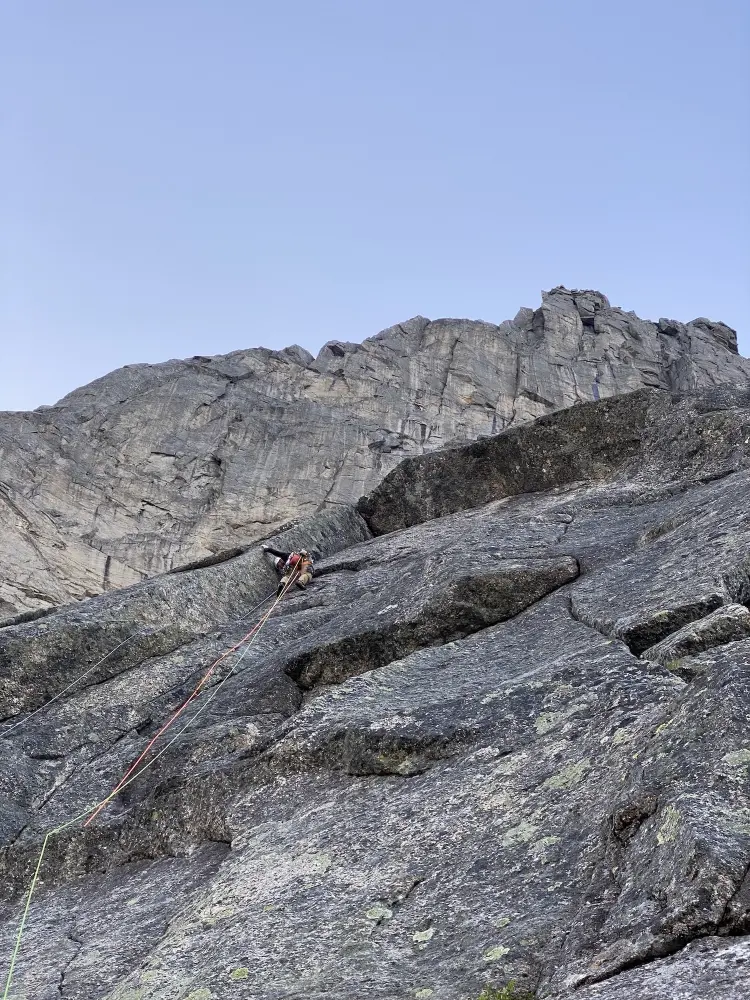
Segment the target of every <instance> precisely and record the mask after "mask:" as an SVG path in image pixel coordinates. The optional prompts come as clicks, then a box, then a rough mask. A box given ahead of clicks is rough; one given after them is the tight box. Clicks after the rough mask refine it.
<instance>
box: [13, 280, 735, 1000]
mask: <svg viewBox="0 0 750 1000" xmlns="http://www.w3.org/2000/svg"><path fill="white" fill-rule="evenodd" d="M597 301H598V300H596V299H593V300H591V304H590V311H591V314H592V316H593V320H594V321H596V319H597V316H598V315H599V313H598V312H597V310H596V309H595V308H594V306H595V304H596V302H597ZM587 302H589V300H587ZM581 308H582V309H583V308H584V307H583V306H581ZM586 308H589V307H588V306H587V307H586ZM587 318H590V317H587ZM588 328H590V327H588ZM561 449H562V452H563V454H564V455H565V460H561V458H560V453H561ZM749 497H750V390H748V389H744V390H743V389H731V388H725V389H716V390H707V391H703V392H696V393H687V394H682V395H671V394H669V393H665V392H660V391H656V390H646V391H643V390H641V391H638V392H635V393H632V394H630V395H627V396H624V397H622V398H619V399H616V400H606V401H603V402H600V403H589V404H586V405H584V406H580V407H575V408H573V409H570V410H568V411H565V412H561V413H558V414H554V415H552V416H549V417H544V418H543V419H542V420H541V421H537V422H536V423H534V424H528V425H526V426H523V427H519V428H513V429H511V430H509V431H506V432H505V433H504V434H502V435H501V436H500V437H497V438H493V439H491V440H486V441H480V442H477V443H475V444H471V445H468V446H464V447H461V448H455V449H453V450H451V451H449V452H447V453H440V454H435V455H429V456H423V457H419V458H414V459H409V460H407V462H406V463H405V464H404V465H402V466H400V467H399V468H398V469H397V470H395V471H394V472H392V473H391V475H390V476H389V477H388V478H387V479H386V480H385V481H384V482H383V483H382V484H381V485H380V486H378V487H377V488H376V489H375V490H374V491H373V492H372V493H371V494H370V495H369V496H368V497H367V498H366V499H365V500H363V501H362V503H361V504H360V505H359V510H358V511H356V510H354V509H353V508H351V507H338V508H336V509H335V510H333V511H329V512H323V513H318V514H316V515H314V516H313V517H312V519H311V520H309V521H308V522H307V523H305V524H303V525H298V526H296V527H294V528H292V529H290V533H288V534H286V535H285V536H282V539H281V541H282V542H288V543H289V544H299V543H300V540H301V539H302V538H305V539H306V540H309V543H310V546H311V547H313V548H315V549H316V553H317V555H318V556H319V557H320V564H319V565H320V574H319V576H318V578H317V580H316V581H315V583H314V584H313V586H312V587H311V588H309V589H308V590H307V591H306V592H305V593H296V594H294V595H293V596H292V597H290V598H289V599H288V600H286V601H285V602H284V603H283V604H282V605H281V606H280V609H279V611H278V613H277V614H275V615H274V616H272V617H271V618H270V620H269V622H268V624H267V626H266V627H265V628H264V631H263V632H262V634H261V639H260V640H259V641H258V642H257V643H256V644H254V645H253V646H252V647H250V648H249V649H247V651H246V653H245V654H244V658H243V659H242V660H241V661H239V655H240V654H239V653H238V654H236V656H237V660H230V661H228V663H227V664H226V666H225V668H224V672H223V673H222V672H219V673H218V674H217V676H216V677H215V678H214V679H213V681H212V685H211V687H210V689H209V691H210V693H212V694H215V697H214V699H213V700H212V701H210V702H208V701H206V702H204V706H205V707H204V710H203V711H202V714H201V715H197V716H196V718H195V723H194V725H193V726H192V727H191V728H189V729H187V730H186V731H185V733H184V734H183V735H182V736H181V737H180V738H179V739H178V740H177V742H176V743H175V744H174V745H173V746H172V747H170V748H169V750H168V751H167V752H165V753H164V755H163V756H162V757H160V758H159V759H158V760H157V762H156V763H155V765H154V766H153V768H151V769H150V770H149V771H148V772H146V773H145V774H143V776H142V777H141V778H140V779H139V780H137V781H135V782H134V783H133V784H131V785H129V786H128V787H127V788H126V789H125V790H124V791H123V792H122V793H121V795H120V796H118V797H117V799H116V801H115V802H113V803H112V804H111V805H110V806H109V808H108V809H107V810H106V811H104V812H103V813H102V814H101V815H100V816H99V817H98V818H97V820H96V822H95V823H93V824H92V825H90V826H89V827H86V828H85V829H83V828H81V826H80V824H79V825H74V826H73V827H71V828H70V829H68V830H66V831H64V832H63V833H61V834H59V835H58V836H56V837H54V838H52V840H51V841H50V843H49V846H48V852H49V853H48V857H47V859H46V862H45V866H44V868H43V884H42V887H41V889H40V892H39V895H38V896H37V897H36V899H35V901H34V903H33V905H32V908H31V911H30V922H29V925H28V928H27V933H26V937H25V940H24V944H23V947H22V949H21V953H20V958H19V964H18V968H17V977H16V980H15V986H14V989H15V994H13V995H14V996H18V997H19V998H20V997H34V998H35V1000H53V998H54V1000H59V997H60V996H63V997H65V998H66V1000H94V998H96V1000H230V998H232V997H248V998H251V997H252V998H253V1000H256V998H257V1000H298V998H300V997H302V996H304V997H305V998H306V1000H323V998H325V1000H352V998H353V997H357V998H359V997H362V998H372V1000H375V998H377V1000H397V998H398V1000H401V998H404V1000H406V998H417V1000H427V998H430V1000H477V998H478V997H479V994H480V992H481V990H482V989H483V987H484V986H485V985H486V984H495V985H497V986H502V985H503V984H504V983H506V982H507V981H508V980H510V979H515V980H516V981H517V983H518V984H519V988H520V987H523V988H524V989H528V990H531V991H533V992H534V993H535V995H536V996H537V997H539V998H550V1000H563V998H567V997H573V996H580V997H581V998H584V1000H634V998H636V997H638V998H640V997H643V998H645V997H654V998H657V997H659V998H661V997H664V998H667V997H669V998H673V997H680V998H681V1000H707V998H710V1000H719V997H721V1000H727V998H729V1000H739V998H740V997H744V996H745V994H746V985H747V964H746V963H747V959H748V957H749V954H750V953H749V952H748V948H749V945H748V942H749V941H750V875H749V874H748V872H749V871H750V733H749V731H748V723H747V719H748V715H749V714H750V638H744V639H742V638H740V639H737V638H736V634H735V632H733V631H731V633H730V632H729V631H723V627H722V628H718V627H717V626H716V622H717V620H718V619H719V618H720V617H721V616H722V615H723V619H722V620H723V621H727V620H729V619H731V620H733V621H734V620H739V619H740V618H742V616H743V612H742V610H741V608H746V607H747V605H748V602H750V505H749V504H750V501H749V500H748V498H749ZM274 579H275V578H274V574H273V573H272V571H271V569H270V568H269V566H268V565H266V563H265V562H264V561H263V558H262V557H261V556H260V554H259V553H258V552H257V551H248V552H245V553H240V554H237V555H235V556H234V557H233V558H228V559H226V560H224V561H223V562H220V563H217V564H215V565H210V566H204V567H200V568H194V569H191V570H188V571H186V572H182V573H175V574H171V575H169V576H165V577H160V578H158V579H155V580H150V581H147V582H144V583H139V584H137V585H135V586H134V587H130V588H127V589H124V590H121V591H118V592H115V593H109V594H104V595H102V596H99V597H97V598H95V599H93V600H92V601H89V602H86V603H83V604H81V605H79V606H76V607H72V608H67V609H61V610H59V611H55V612H53V613H52V614H49V615H47V616H45V617H43V618H38V619H37V620H34V621H26V622H20V623H18V624H15V625H11V626H10V627H6V628H2V629H0V676H2V679H3V686H2V689H1V690H0V716H1V717H4V718H5V719H6V723H5V726H6V728H5V735H4V736H3V735H0V748H1V749H2V754H3V761H4V767H3V769H2V773H1V774H0V794H1V795H2V797H3V801H2V805H1V806H0V816H1V817H2V847H1V848H0V893H1V895H0V900H2V901H1V902H0V956H9V955H10V952H11V950H12V941H13V936H14V934H15V930H16V927H17V920H18V917H19V913H20V909H21V905H22V891H23V889H24V888H25V887H26V886H27V885H28V882H29V878H30V874H31V871H32V870H33V867H34V864H35V863H36V858H37V856H38V852H39V847H40V844H41V842H42V838H43V835H44V831H45V830H47V829H49V828H50V827H54V826H56V825H59V824H61V823H62V822H63V821H65V820H66V819H68V818H69V817H72V816H75V815H76V814H77V812H80V811H82V810H83V809H85V807H86V805H87V804H89V803H91V802H92V801H96V800H97V799H98V798H100V797H102V796H104V795H106V794H107V793H108V791H109V790H110V788H111V787H112V786H113V785H114V783H115V782H116V781H117V779H118V778H119V776H120V775H121V774H122V773H123V771H124V770H125V769H126V768H127V767H128V766H129V765H130V764H131V763H132V761H133V760H134V759H135V758H136V757H137V756H138V754H139V753H140V752H141V750H142V748H143V746H144V744H145V742H146V741H147V740H148V739H149V737H150V736H151V735H152V734H154V733H155V732H156V730H157V729H158V727H159V725H160V724H161V722H162V721H163V719H164V718H165V717H166V715H167V714H168V712H169V710H170V708H173V707H174V706H175V705H177V704H179V703H180V700H181V698H182V696H183V695H184V694H185V693H187V692H189V691H190V690H192V687H193V686H194V684H195V680H196V678H197V677H199V676H200V674H201V672H202V671H203V670H204V669H205V667H206V666H207V665H208V663H210V662H211V661H212V660H213V659H214V658H215V657H216V656H217V655H218V654H219V653H220V652H221V651H222V650H223V649H225V648H226V647H228V646H230V645H231V644H232V643H233V642H236V641H237V640H238V638H240V637H241V636H242V635H243V634H245V632H246V631H247V629H248V620H251V619H247V617H246V616H247V612H248V611H249V609H250V608H251V607H253V606H254V605H255V604H256V603H257V601H258V600H259V599H260V598H262V597H264V596H266V594H267V593H268V592H269V590H271V589H272V588H273V584H274ZM738 608H739V609H740V610H738ZM243 619H244V620H243ZM123 623H124V624H123ZM686 627H689V628H690V629H691V630H692V631H691V634H692V635H693V636H696V637H698V639H697V640H696V641H703V640H704V639H705V638H706V637H709V639H710V642H708V643H707V648H704V649H703V650H702V651H698V646H695V647H694V650H692V651H691V649H689V648H688V647H687V646H685V645H684V643H685V641H686V640H685V635H686V634H687V633H685V631H684V629H685V628H686ZM156 629H161V631H159V632H157V631H156ZM139 630H140V631H139ZM135 632H137V633H138V634H137V635H135V637H134V638H133V639H132V640H131V642H130V643H129V644H126V645H125V646H123V647H121V648H120V649H119V650H115V647H116V646H117V644H118V643H119V642H121V641H122V640H123V639H125V638H126V637H127V635H129V634H133V633H135ZM701 636H702V637H703V639H701V638H700V637H701ZM670 637H673V639H674V641H675V642H677V641H678V640H679V642H680V643H682V645H681V646H680V648H681V649H682V657H681V663H682V664H683V665H685V667H686V669H685V672H684V674H682V675H681V676H678V675H677V674H675V672H674V671H672V670H670V669H668V668H667V667H666V666H664V665H663V663H662V662H661V660H662V659H663V657H662V655H661V654H660V653H659V650H660V649H664V645H663V644H664V643H665V642H668V641H669V639H670ZM727 639H729V640H731V641H728V642H727V641H725V640H727ZM108 649H112V650H115V651H114V652H113V655H112V656H111V657H110V658H109V659H107V660H105V661H104V662H103V663H101V664H100V665H99V666H96V667H94V665H95V664H97V663H98V661H99V660H101V657H102V655H103V654H104V653H106V651H107V650H108ZM657 654H658V655H657ZM233 666H234V667H236V669H235V671H234V673H230V671H231V669H232V667H233ZM89 667H94V669H93V670H92V672H91V674H90V675H88V676H87V677H86V678H85V680H84V681H83V682H82V688H78V687H74V688H73V689H71V690H70V691H69V692H67V693H66V694H65V696H64V697H62V698H60V699H59V700H58V701H57V702H55V703H54V704H53V705H51V706H50V707H48V708H47V709H44V710H43V711H40V712H38V713H37V714H36V715H34V716H32V717H30V718H29V719H28V722H27V723H26V724H24V725H21V726H18V727H17V728H15V729H12V730H11V729H10V727H11V726H15V725H16V720H17V719H20V716H19V715H18V713H19V712H22V713H29V712H30V711H33V710H35V709H36V708H38V707H39V704H40V702H41V701H42V700H43V699H44V698H46V697H48V696H50V695H51V694H54V693H55V692H56V691H59V690H61V689H62V688H64V687H65V686H67V685H68V684H70V683H71V681H72V680H73V679H74V677H75V676H76V675H77V674H80V672H81V671H83V670H86V669H88V668H89ZM688 668H689V669H688ZM223 677H226V678H227V680H226V682H225V683H224V684H223V686H221V687H219V684H220V683H221V678H223ZM686 677H687V678H689V679H688V680H685V679H684V678H686ZM196 711H197V709H196Z"/></svg>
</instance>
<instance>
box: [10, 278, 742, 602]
mask: <svg viewBox="0 0 750 1000" xmlns="http://www.w3.org/2000/svg"><path fill="white" fill-rule="evenodd" d="M736 352H737V338H736V334H735V333H734V331H732V330H731V329H730V328H729V327H727V326H726V325H725V324H722V323H714V322H712V321H709V320H705V319H703V318H699V319H697V320H695V321H693V322H692V323H689V324H682V323H679V322H676V321H673V320H659V321H658V322H657V323H651V322H647V321H644V320H640V319H638V317H637V316H636V315H635V314H634V313H632V312H631V313H628V312H624V311H623V310H621V309H616V308H612V307H611V306H610V304H609V302H608V300H607V299H606V297H605V296H604V295H602V294H601V293H598V292H592V291H569V290H567V289H564V288H562V287H558V288H555V289H552V290H551V291H550V292H546V293H544V295H543V298H542V304H541V306H540V307H539V308H538V309H536V310H532V309H527V308H523V309H521V310H520V311H519V312H518V313H517V315H516V317H515V318H514V319H513V320H507V321H505V322H504V323H501V324H499V325H493V324H489V323H484V322H482V321H468V320H435V321H431V320H427V319H425V318H424V317H413V318H412V319H411V320H407V321H405V322H404V323H401V324H397V325H396V326H394V327H390V328H388V329H386V330H384V331H381V332H380V333H379V334H376V335H375V336H374V337H372V338H369V339H367V340H365V341H364V342H363V343H362V344H350V343H347V342H343V341H330V342H329V343H328V344H326V345H324V347H323V348H321V350H320V351H319V352H318V355H317V357H316V358H313V357H312V355H310V354H308V353H307V352H305V351H304V350H303V349H302V348H299V347H294V346H293V347H290V348H285V349H283V350H282V351H271V350H269V349H266V348H251V349H248V350H245V351H235V352H232V353H231V354H229V355H217V356H215V357H212V358H208V357H203V356H195V357H194V358H191V359H187V360H185V361H176V360H173V361H168V362H163V363H161V364H160V365H135V366H128V367H126V368H122V369H118V370H117V371H115V372H112V373H110V374H109V375H106V376H103V377H102V378H100V379H97V380H95V381H94V382H92V383H90V384H89V385H87V386H84V387H81V388H80V389H76V390H74V391H73V392H71V393H69V394H67V395H66V396H65V397H63V399H62V400H60V402H59V403H57V404H56V405H55V406H53V407H44V408H40V409H37V410H34V411H31V412H29V413H23V412H21V413H3V414H0V507H1V508H3V509H4V511H5V514H4V517H3V519H2V521H0V559H2V563H3V565H4V567H5V570H4V572H3V574H2V575H0V618H6V619H7V618H10V617H13V616H14V615H16V614H18V613H23V612H26V611H34V610H37V609H42V608H45V607H47V608H48V607H53V606H55V605H57V604H60V603H66V602H68V601H71V600H79V599H81V598H85V597H88V596H92V595H94V594H96V593H100V592H102V591H106V590H108V589H111V588H113V587H119V586H123V585H127V584H129V583H133V582H135V581H136V580H139V579H142V578H144V577H147V576H150V575H153V574H157V573H162V572H166V571H168V570H170V569H171V568H173V567H176V566H178V565H180V564H185V563H190V562H194V561H196V560H201V559H206V558H210V557H212V556H213V555H215V554H216V553H217V552H220V551H222V550H225V549H231V548H234V547H237V546H242V545H247V544H249V543H250V542H251V541H252V540H253V539H257V538H259V537H262V536H263V535H265V534H268V533H270V532H273V531H274V530H278V529H279V527H280V525H281V524H283V523H285V522H287V521H288V520H289V519H290V518H295V517H300V516H305V515H309V514H311V513H313V512H314V511H315V510H321V509H324V508H326V507H330V506H335V505H336V504H342V503H351V502H353V501H355V500H357V499H358V498H359V497H360V496H362V495H364V494H365V493H367V492H368V491H370V490H371V489H372V488H373V487H374V486H375V485H376V484H377V483H378V482H379V481H380V480H381V479H382V478H383V477H384V476H385V475H387V474H388V472H390V471H391V469H393V468H394V467H395V466H396V465H397V464H398V463H399V462H400V461H401V459H402V458H404V457H406V456H409V455H415V454H422V453H426V452H430V451H433V450H435V449H439V448H442V447H445V446H446V445H449V444H460V443H461V442H465V441H471V440H475V439H477V438H479V437H482V436H485V435H492V434H494V433H497V432H498V431H500V430H502V429H504V428H507V427H510V426H515V425H517V424H520V423H522V422H524V421H528V420H532V419H534V418H536V417H537V416H541V415H543V414H546V413H551V412H554V411H555V410H557V409H561V408H565V407H567V406H571V405H575V404H579V403H581V402H584V401H586V400H591V399H596V398H597V397H598V398H607V397H609V396H612V395H617V394H619V393H622V392H627V391H632V390H634V389H637V388H639V387H641V386H652V387H657V388H663V389H669V390H673V391H686V390H689V389H693V388H696V387H700V386H702V385H713V384H718V383H720V382H723V381H737V382H742V381H744V380H746V379H747V378H748V377H750V361H748V360H747V359H744V358H742V357H741V356H740V355H738V354H737V353H736ZM321 456H322V459H321Z"/></svg>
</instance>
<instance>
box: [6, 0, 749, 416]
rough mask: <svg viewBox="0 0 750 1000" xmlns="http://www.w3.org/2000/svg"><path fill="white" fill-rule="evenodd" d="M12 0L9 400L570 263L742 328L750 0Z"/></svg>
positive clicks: (290, 339) (447, 307)
mask: <svg viewBox="0 0 750 1000" xmlns="http://www.w3.org/2000/svg"><path fill="white" fill-rule="evenodd" d="M0 7H1V10H2V13H0V21H1V22H2V23H0V39H1V40H0V67H1V68H0V86H1V87H2V93H3V96H4V102H3V103H4V104H5V111H4V114H3V119H2V123H1V124H0V128H1V129H2V133H1V134H0V139H1V141H2V152H1V154H0V198H1V199H2V205H1V207H2V236H1V237H0V253H1V257H0V340H1V341H2V354H1V355H0V409H13V408H31V407H34V406H37V405H39V404H42V403H52V402H54V401H55V400H56V399H57V398H59V397H60V396H62V395H63V394H64V393H65V392H67V391H69V390H71V389H73V388H75V387H76V386H78V385H80V384H83V383H84V382H87V381H89V380H90V379H92V378H95V377H97V376H99V375H101V374H104V373H105V372H107V371H109V370H111V369H112V368H115V367H118V366H119V365H122V364H127V363H131V362H138V361H161V360H166V359H168V358H171V357H186V356H189V355H192V354H214V353H220V352H221V353H223V352H226V351H231V350H236V349H239V348H245V347H252V346H257V345H265V346H268V347H282V346H286V345H288V344H291V343H298V344H302V345H303V346H305V347H307V348H308V349H309V350H312V351H313V352H315V351H316V350H317V349H318V348H319V347H320V346H321V345H322V344H323V343H324V342H325V341H326V340H330V339H334V338H335V339H341V340H360V339H362V338H364V337H366V336H370V335H372V334H374V333H376V332H377V331H378V330H380V329H382V328H383V327H386V326H390V325H391V324H393V323H396V322H398V321H400V320H404V319H406V318H408V317H409V316H412V315H414V314H416V313H421V314H423V315H426V316H430V317H432V318H436V317H438V316H468V317H472V318H481V319H485V320H489V321H494V322H499V321H501V320H503V319H506V318H509V317H512V316H513V315H514V314H515V312H516V310H517V309H518V307H519V306H521V305H528V306H536V305H537V304H538V302H539V293H540V290H541V289H543V288H550V287H552V286H554V285H557V284H565V285H568V286H569V287H576V288H597V289H599V290H600V291H603V292H605V293H606V294H607V295H609V297H610V299H611V300H612V302H613V304H615V305H621V306H623V307H624V308H626V309H634V310H635V311H636V312H637V313H638V314H639V315H641V316H643V317H644V318H649V319H655V318H658V317H659V316H669V317H671V318H675V319H681V320H689V319H692V318H694V317H695V316H700V315H705V316H709V317H710V318H712V319H723V320H724V321H725V322H727V323H729V324H730V325H731V326H734V327H735V328H737V329H738V330H739V332H740V338H741V347H742V349H743V352H744V353H746V354H747V353H750V288H749V284H750V280H749V276H750V237H749V235H748V234H749V232H750V226H749V225H748V223H749V222H750V127H749V122H750V97H749V95H750V75H749V74H750V71H749V70H748V57H747V54H748V50H749V48H750V3H748V2H747V0H648V2H643V0H627V2H625V0H617V2H615V0H611V2H610V0H522V2H520V0H512V2H511V0H277V2H268V0H264V2H256V0H4V2H2V4H0Z"/></svg>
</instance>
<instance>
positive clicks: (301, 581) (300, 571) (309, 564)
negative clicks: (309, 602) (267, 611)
mask: <svg viewBox="0 0 750 1000" xmlns="http://www.w3.org/2000/svg"><path fill="white" fill-rule="evenodd" d="M261 548H262V549H263V551H264V552H267V553H268V554H269V555H271V556H273V557H274V560H273V564H274V566H275V567H276V571H277V572H278V573H281V580H280V581H279V586H278V588H277V590H276V596H277V597H278V595H279V594H280V593H281V592H282V591H283V589H284V588H285V587H286V586H287V585H288V584H289V582H290V580H291V579H292V578H294V582H295V584H296V585H297V586H298V587H299V588H300V589H301V590H304V589H305V587H306V586H307V585H308V583H309V582H310V580H312V578H313V573H314V572H315V564H314V563H313V558H312V556H311V555H310V553H309V552H308V551H307V549H300V550H299V551H298V552H281V551H280V550H279V549H272V548H271V546H270V545H261Z"/></svg>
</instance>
